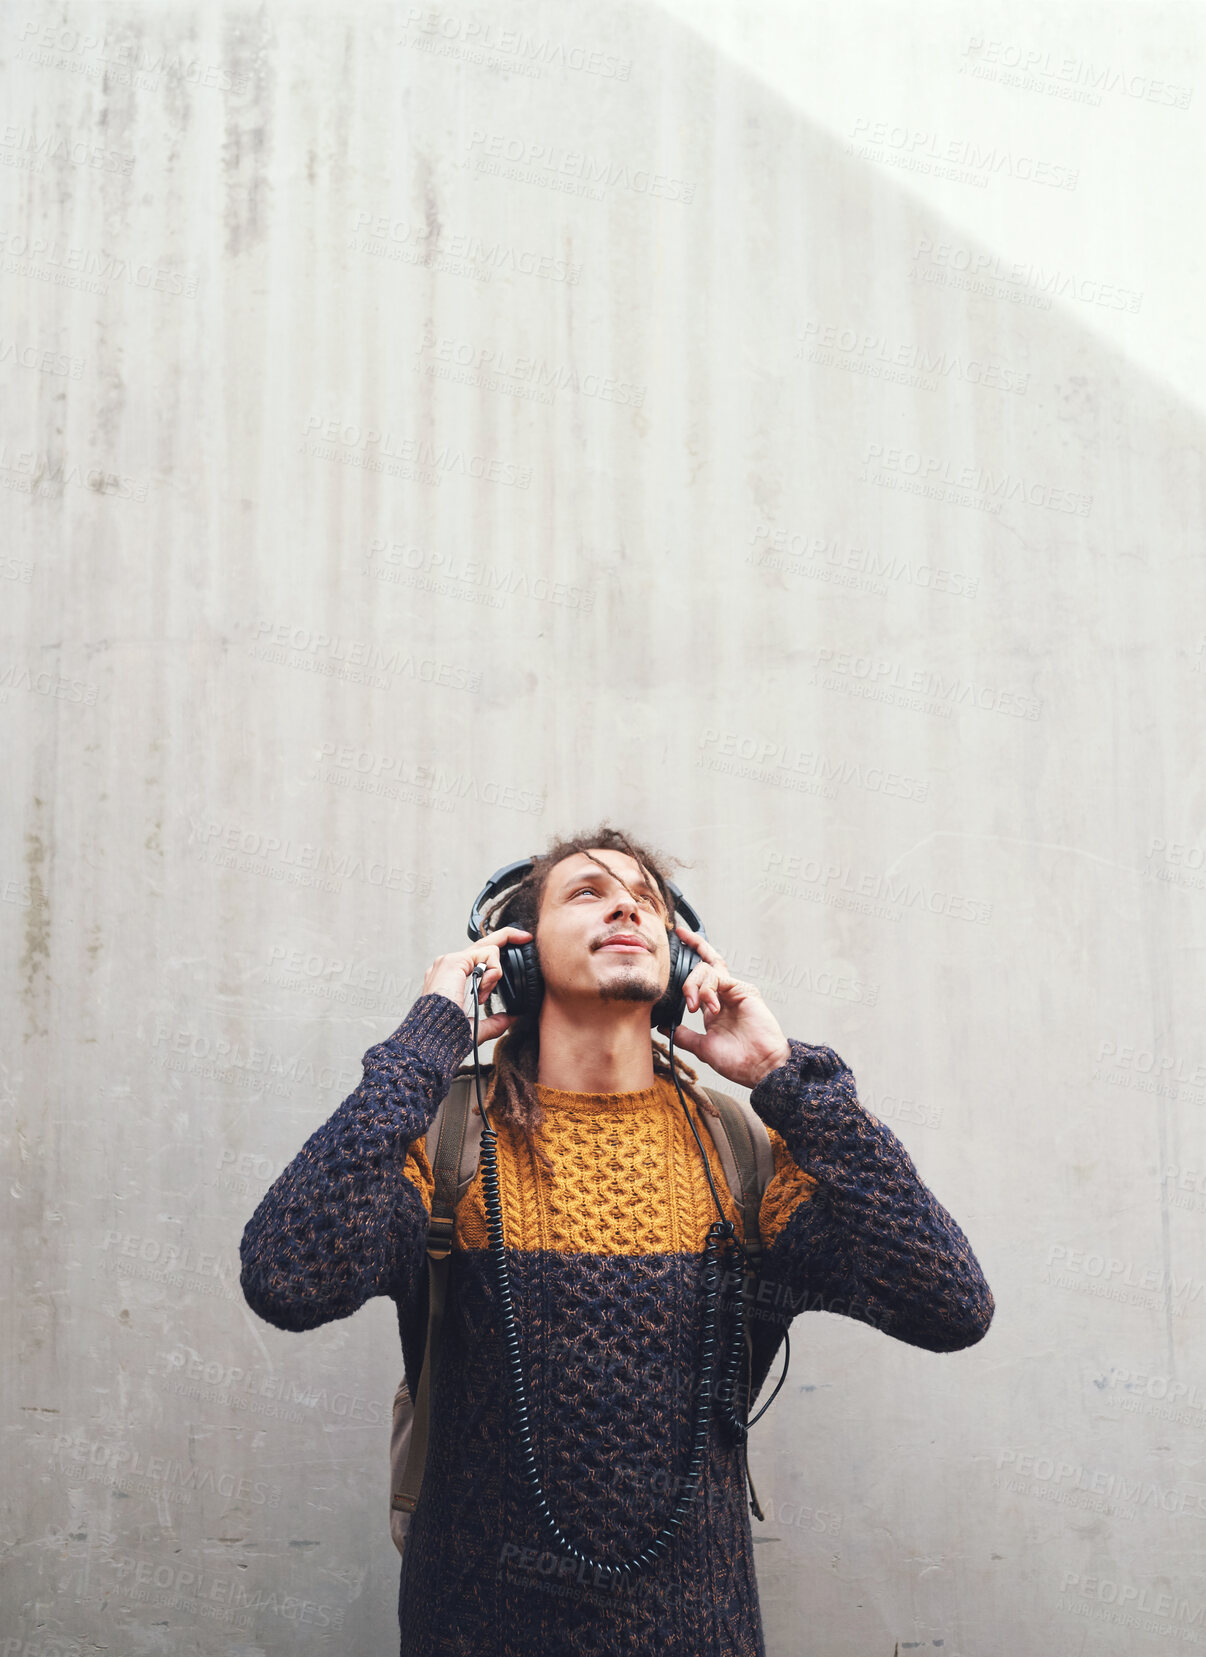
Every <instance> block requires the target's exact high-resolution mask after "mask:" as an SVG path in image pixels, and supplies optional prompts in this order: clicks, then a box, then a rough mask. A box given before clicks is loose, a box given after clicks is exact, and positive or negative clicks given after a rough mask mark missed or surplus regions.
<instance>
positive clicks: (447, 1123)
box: [391, 1066, 488, 1513]
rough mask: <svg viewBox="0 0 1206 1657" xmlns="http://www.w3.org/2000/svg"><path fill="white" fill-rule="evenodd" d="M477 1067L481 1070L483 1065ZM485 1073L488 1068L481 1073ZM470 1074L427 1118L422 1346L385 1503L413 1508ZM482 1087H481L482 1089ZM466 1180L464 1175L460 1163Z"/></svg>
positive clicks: (477, 1145)
mask: <svg viewBox="0 0 1206 1657" xmlns="http://www.w3.org/2000/svg"><path fill="white" fill-rule="evenodd" d="M485 1068H486V1067H485V1066H483V1070H485ZM487 1074H488V1072H487ZM472 1087H473V1077H472V1075H464V1074H458V1075H456V1076H454V1077H453V1078H452V1086H451V1087H450V1088H449V1090H448V1096H447V1098H446V1099H445V1100H444V1101H443V1103H442V1104H441V1105H440V1108H439V1109H438V1110H437V1111H436V1114H435V1116H434V1117H433V1118H432V1121H431V1126H430V1127H429V1128H428V1130H427V1147H426V1148H427V1159H428V1161H429V1162H430V1164H431V1171H432V1174H433V1175H434V1178H435V1191H434V1193H433V1194H432V1199H431V1216H430V1218H429V1220H428V1223H427V1345H426V1349H425V1350H424V1353H423V1368H422V1370H421V1371H420V1373H419V1388H418V1391H417V1392H416V1394H415V1409H414V1421H413V1424H412V1426H411V1431H410V1444H409V1446H408V1449H407V1456H406V1471H405V1473H404V1474H403V1476H402V1487H401V1489H400V1490H395V1491H394V1492H393V1494H392V1499H391V1505H392V1506H393V1507H394V1508H402V1509H404V1510H405V1511H406V1512H408V1513H413V1512H414V1510H415V1508H416V1506H417V1505H418V1501H419V1491H420V1489H421V1488H422V1484H423V1470H424V1468H425V1467H426V1465H427V1439H428V1430H429V1427H430V1422H431V1386H432V1377H433V1375H434V1372H435V1367H436V1364H437V1363H438V1361H439V1355H440V1344H441V1334H442V1331H443V1323H444V1310H445V1305H446V1302H447V1295H448V1271H449V1265H450V1261H449V1256H450V1254H451V1252H452V1228H453V1222H454V1220H455V1218H456V1205H457V1201H458V1199H459V1197H460V1195H461V1194H462V1192H463V1190H464V1188H465V1186H466V1185H467V1183H468V1180H470V1179H472V1177H473V1171H474V1169H475V1168H476V1166H477V1159H478V1156H479V1154H480V1151H481V1137H482V1119H481V1116H480V1115H479V1114H478V1113H477V1112H476V1111H474V1112H473V1113H472V1114H471V1113H470V1089H471V1088H472ZM483 1091H484V1089H483ZM467 1163H469V1164H470V1166H469V1167H468V1179H466V1177H465V1175H466V1164H467Z"/></svg>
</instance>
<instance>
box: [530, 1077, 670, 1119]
mask: <svg viewBox="0 0 1206 1657" xmlns="http://www.w3.org/2000/svg"><path fill="white" fill-rule="evenodd" d="M673 1087H674V1084H673V1082H664V1081H663V1080H662V1079H661V1078H660V1077H658V1076H655V1077H654V1079H653V1086H652V1087H642V1088H637V1089H636V1090H635V1091H634V1092H632V1093H572V1092H569V1091H568V1090H567V1089H565V1088H559V1087H545V1085H544V1084H543V1083H542V1082H537V1083H536V1097H537V1098H538V1099H539V1100H540V1103H541V1105H542V1107H543V1108H544V1109H545V1110H552V1111H558V1112H561V1113H564V1114H566V1115H571V1116H626V1115H630V1114H633V1113H635V1112H636V1111H642V1110H644V1111H650V1110H659V1109H661V1107H662V1106H663V1105H664V1104H665V1102H666V1090H667V1088H669V1089H670V1090H671V1091H673Z"/></svg>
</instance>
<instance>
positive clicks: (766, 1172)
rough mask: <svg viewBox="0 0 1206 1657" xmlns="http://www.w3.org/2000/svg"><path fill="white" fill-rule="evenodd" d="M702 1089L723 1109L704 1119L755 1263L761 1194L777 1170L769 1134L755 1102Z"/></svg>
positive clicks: (759, 1244) (759, 1238)
mask: <svg viewBox="0 0 1206 1657" xmlns="http://www.w3.org/2000/svg"><path fill="white" fill-rule="evenodd" d="M703 1091H704V1092H705V1093H706V1094H707V1096H708V1098H709V1099H710V1100H711V1101H712V1103H713V1104H714V1105H715V1106H716V1108H717V1110H718V1111H719V1112H720V1116H719V1118H717V1117H714V1116H705V1118H704V1120H705V1121H706V1122H707V1124H708V1128H709V1130H710V1132H711V1135H712V1138H713V1140H714V1141H715V1143H716V1150H717V1152H718V1154H719V1156H720V1163H721V1167H722V1168H723V1169H724V1176H725V1178H726V1179H727V1180H728V1182H729V1190H730V1191H731V1192H732V1193H733V1198H734V1201H735V1202H736V1203H737V1205H738V1207H739V1208H740V1209H741V1217H742V1222H743V1225H744V1229H745V1244H746V1248H747V1249H748V1251H749V1254H750V1256H751V1259H752V1260H753V1261H754V1262H755V1263H756V1262H757V1261H758V1260H759V1259H760V1257H761V1254H762V1234H761V1232H760V1231H759V1228H758V1212H759V1209H760V1208H761V1207H762V1193H763V1192H764V1191H765V1190H766V1187H767V1185H768V1184H769V1183H770V1179H771V1175H772V1174H773V1173H774V1171H775V1155H774V1152H773V1150H772V1149H771V1142H770V1135H769V1134H768V1133H767V1131H766V1124H765V1122H763V1120H762V1118H761V1117H760V1116H759V1115H758V1113H757V1111H756V1110H755V1109H754V1107H753V1106H752V1105H747V1104H743V1103H742V1102H741V1101H740V1100H738V1099H734V1098H732V1097H731V1095H729V1094H727V1093H721V1092H720V1091H719V1090H718V1089H716V1088H714V1087H705V1088H704V1090H703Z"/></svg>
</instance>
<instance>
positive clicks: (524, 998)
mask: <svg viewBox="0 0 1206 1657" xmlns="http://www.w3.org/2000/svg"><path fill="white" fill-rule="evenodd" d="M498 961H499V965H500V966H501V967H502V977H501V978H500V979H499V980H498V983H497V984H496V985H495V988H496V989H497V990H498V993H499V995H500V996H501V997H502V1004H503V1008H504V1010H505V1011H506V1012H508V1013H510V1014H511V1016H512V1017H513V1018H518V1017H520V1016H521V1015H522V1014H523V1013H534V1012H536V1011H537V1009H538V1008H539V1006H540V1002H541V998H542V997H543V995H544V978H543V976H542V975H541V971H540V962H539V961H538V960H537V959H536V946H535V945H534V944H530V943H528V944H504V945H503V947H502V949H501V950H500V951H499V956H498Z"/></svg>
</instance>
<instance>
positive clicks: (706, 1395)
mask: <svg viewBox="0 0 1206 1657" xmlns="http://www.w3.org/2000/svg"><path fill="white" fill-rule="evenodd" d="M485 970H486V969H485V967H484V966H483V965H482V964H481V963H480V962H479V963H478V965H476V966H475V967H474V969H473V976H472V986H471V987H472V992H473V1074H474V1083H475V1087H476V1091H477V1105H478V1110H479V1111H480V1113H481V1118H482V1149H481V1167H482V1190H483V1192H484V1194H485V1198H486V1222H487V1233H488V1237H489V1245H490V1252H491V1255H492V1257H493V1260H494V1270H495V1279H496V1283H497V1287H498V1301H499V1315H500V1318H501V1320H502V1329H503V1345H504V1348H505V1355H506V1365H507V1375H508V1379H509V1381H510V1387H511V1399H512V1403H513V1405H514V1414H513V1425H514V1428H515V1433H516V1436H517V1438H518V1440H519V1455H520V1462H521V1464H522V1474H523V1478H524V1481H525V1483H526V1485H527V1487H528V1490H529V1493H530V1494H531V1497H532V1500H533V1501H534V1503H535V1505H536V1511H537V1514H538V1515H539V1518H540V1520H541V1522H542V1524H543V1526H544V1528H545V1531H546V1532H547V1533H548V1536H549V1539H550V1541H551V1542H552V1543H553V1545H554V1546H555V1547H556V1548H557V1549H558V1551H559V1552H560V1553H561V1554H562V1555H564V1556H566V1557H568V1558H570V1559H573V1560H575V1561H576V1562H577V1563H578V1565H579V1566H580V1567H581V1568H583V1569H585V1570H587V1571H590V1572H591V1573H593V1574H594V1576H595V1577H596V1579H602V1580H603V1581H606V1582H610V1583H612V1584H621V1583H628V1582H632V1581H633V1580H634V1579H635V1578H636V1577H637V1576H638V1575H639V1574H640V1573H642V1572H644V1571H647V1570H649V1568H650V1567H651V1566H653V1565H655V1564H657V1562H658V1560H659V1559H661V1557H662V1556H663V1555H664V1554H665V1553H666V1551H667V1549H668V1548H669V1546H670V1544H671V1542H672V1541H673V1540H674V1538H675V1536H677V1534H678V1532H679V1530H680V1529H681V1528H682V1524H683V1521H684V1519H685V1518H686V1516H687V1513H688V1511H689V1510H690V1508H691V1505H692V1503H693V1502H694V1501H695V1499H696V1498H697V1496H698V1495H699V1490H700V1484H701V1480H702V1478H703V1468H704V1456H705V1451H706V1447H707V1442H708V1428H709V1425H710V1422H711V1416H712V1396H713V1388H712V1370H713V1366H714V1364H715V1358H716V1303H717V1298H718V1291H717V1275H718V1269H719V1265H720V1263H721V1260H725V1261H727V1260H728V1258H729V1256H730V1252H731V1251H732V1252H735V1254H736V1256H737V1258H738V1260H739V1262H740V1267H741V1277H740V1282H741V1284H742V1290H743V1291H744V1287H745V1284H746V1283H747V1282H748V1278H749V1273H750V1270H751V1268H750V1265H749V1257H748V1255H747V1253H746V1250H745V1245H744V1243H743V1242H742V1241H741V1239H740V1238H739V1237H738V1236H737V1234H736V1228H735V1226H734V1225H733V1222H732V1220H729V1219H726V1218H725V1214H724V1210H723V1208H722V1207H721V1205H720V1198H719V1196H718V1195H717V1192H716V1185H715V1182H714V1181H713V1179H712V1170H711V1167H710V1165H709V1162H708V1158H707V1155H706V1154H705V1152H704V1148H703V1142H702V1141H701V1140H700V1137H699V1131H698V1129H697V1128H696V1126H695V1123H694V1122H693V1121H692V1119H691V1112H690V1111H689V1110H688V1109H687V1102H686V1100H685V1099H684V1098H683V1090H682V1087H681V1085H680V1083H679V1079H678V1071H677V1067H676V1066H675V1063H674V1032H673V1030H671V1032H670V1069H671V1072H672V1074H673V1076H674V1086H675V1088H676V1089H677V1091H678V1097H679V1101H680V1103H681V1104H682V1107H683V1112H684V1114H685V1115H686V1118H687V1122H688V1124H689V1125H690V1128H691V1132H692V1133H693V1134H694V1135H695V1142H696V1144H697V1145H698V1146H699V1154H700V1156H701V1157H703V1165H704V1171H705V1173H706V1174H707V1178H708V1185H709V1186H710V1188H711V1191H712V1200H713V1201H714V1202H715V1204H716V1211H717V1213H718V1214H719V1215H720V1219H719V1220H714V1221H713V1222H712V1224H711V1225H710V1226H709V1228H708V1234H707V1238H706V1240H705V1243H704V1264H703V1287H704V1331H703V1342H702V1354H703V1355H702V1359H701V1363H700V1376H699V1396H698V1397H697V1399H696V1402H695V1424H694V1428H693V1430H692V1435H691V1450H690V1459H689V1461H688V1463H687V1472H686V1476H685V1479H684V1481H683V1489H682V1492H681V1494H680V1495H679V1498H678V1500H677V1502H676V1503H675V1506H674V1512H673V1514H672V1515H671V1517H670V1519H669V1520H668V1521H667V1522H666V1523H665V1524H664V1525H663V1526H662V1528H661V1529H660V1530H659V1531H658V1533H657V1535H656V1536H655V1537H654V1538H653V1540H652V1541H651V1542H649V1543H648V1544H647V1545H646V1546H645V1547H644V1548H642V1549H641V1550H640V1552H639V1553H636V1554H633V1555H632V1557H631V1558H630V1559H626V1560H625V1561H624V1562H623V1563H622V1564H619V1565H615V1564H609V1563H608V1562H606V1561H604V1560H599V1559H592V1558H591V1557H590V1555H589V1554H587V1553H584V1552H583V1550H582V1549H581V1548H579V1547H578V1546H576V1544H575V1543H573V1542H571V1541H570V1539H569V1537H568V1536H567V1535H566V1534H565V1532H564V1531H563V1530H562V1529H561V1526H560V1525H559V1524H558V1523H557V1521H556V1519H555V1518H554V1517H553V1514H552V1510H551V1509H550V1507H549V1504H548V1498H547V1497H546V1496H545V1493H544V1487H543V1485H542V1483H541V1480H540V1471H539V1468H538V1467H537V1465H536V1452H535V1449H534V1447H533V1444H532V1424H531V1418H530V1415H529V1411H528V1395H527V1388H526V1386H525V1385H524V1379H523V1364H522V1361H521V1359H520V1353H519V1331H518V1329H517V1328H516V1326H515V1306H514V1302H513V1300H512V1298H511V1275H510V1271H509V1270H508V1267H507V1257H506V1249H505V1245H504V1241H503V1223H502V1199H501V1196H500V1193H499V1186H498V1152H497V1146H498V1135H497V1133H496V1132H495V1130H494V1128H493V1127H492V1126H491V1125H490V1118H489V1117H488V1116H487V1114H486V1102H485V1100H484V1098H483V1097H482V1076H481V1064H480V1061H479V1057H478V1049H477V1030H478V1015H479V1012H480V1006H479V1002H478V981H479V979H480V978H481V976H482V975H483V974H484V972H485ZM722 1244H723V1254H722V1253H721V1245H722ZM786 1338H787V1332H786V1330H784V1339H785V1340H786ZM743 1355H744V1356H745V1357H746V1359H747V1363H746V1366H745V1373H744V1375H743V1376H742V1377H741V1381H740V1385H738V1372H739V1370H740V1369H741V1368H742V1365H741V1359H742V1356H743ZM788 1361H790V1347H789V1348H788ZM786 1375H787V1364H786V1363H785V1364H784V1366H783V1374H782V1375H781V1376H780V1377H779V1383H778V1386H776V1387H775V1391H774V1392H772V1393H771V1395H770V1397H769V1398H768V1399H767V1401H766V1403H765V1404H764V1405H763V1406H762V1409H760V1410H759V1411H758V1414H757V1415H756V1416H755V1417H754V1420H753V1421H747V1420H746V1418H745V1417H746V1410H747V1409H748V1400H749V1384H750V1373H749V1350H748V1346H747V1342H746V1324H745V1295H744V1292H741V1293H739V1294H738V1295H737V1313H736V1317H735V1318H734V1326H733V1338H732V1341H731V1344H730V1346H729V1350H728V1353H727V1355H726V1358H725V1361H724V1366H723V1369H722V1371H721V1376H720V1380H719V1383H718V1384H717V1386H716V1389H715V1395H716V1398H717V1400H718V1402H719V1405H720V1412H719V1413H720V1419H721V1420H722V1422H723V1423H724V1424H725V1426H726V1427H727V1429H728V1431H729V1432H730V1434H731V1435H732V1437H733V1439H734V1441H735V1442H736V1443H737V1444H739V1445H741V1446H743V1447H744V1445H745V1441H746V1438H747V1436H748V1434H749V1429H750V1428H751V1427H752V1426H753V1425H754V1422H755V1421H758V1420H759V1419H760V1418H761V1417H762V1415H764V1414H765V1412H766V1411H767V1410H768V1409H769V1408H770V1406H771V1404H772V1403H773V1402H774V1400H775V1396H776V1394H777V1393H778V1391H779V1387H781V1386H782V1385H783V1381H784V1378H785V1377H786Z"/></svg>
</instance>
